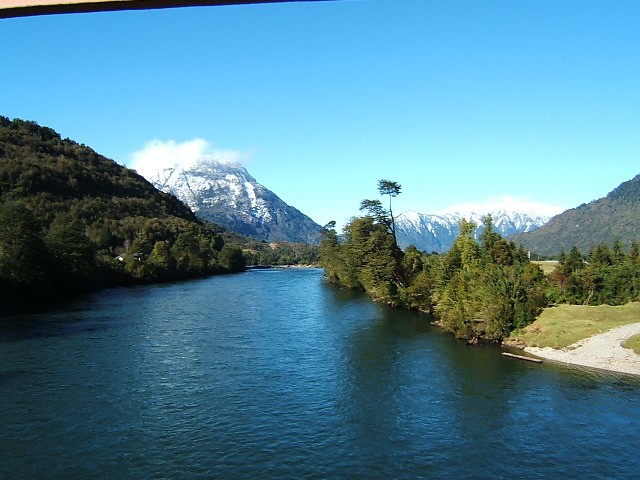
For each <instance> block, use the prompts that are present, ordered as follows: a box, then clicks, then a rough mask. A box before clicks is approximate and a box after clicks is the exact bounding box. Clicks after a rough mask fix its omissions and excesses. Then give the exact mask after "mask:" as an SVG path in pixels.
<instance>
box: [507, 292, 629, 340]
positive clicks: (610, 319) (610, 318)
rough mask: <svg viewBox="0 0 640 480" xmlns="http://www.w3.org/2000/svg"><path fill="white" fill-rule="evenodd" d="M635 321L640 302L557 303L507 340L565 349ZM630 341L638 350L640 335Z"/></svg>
mask: <svg viewBox="0 0 640 480" xmlns="http://www.w3.org/2000/svg"><path fill="white" fill-rule="evenodd" d="M638 322H640V302H633V303H628V304H626V305H621V306H617V307H612V306H610V305H600V306H597V307H589V306H583V305H559V306H557V307H551V308H547V309H545V310H544V311H543V312H542V314H541V315H540V316H539V317H538V319H537V320H536V321H535V322H533V323H532V324H531V325H529V326H527V327H526V328H524V329H521V330H516V331H514V332H513V333H512V335H511V337H510V338H509V339H508V340H507V342H518V343H521V342H524V343H525V344H526V345H527V346H530V347H552V348H564V347H568V346H569V345H571V344H573V343H576V342H577V341H579V340H582V339H585V338H588V337H592V336H593V335H597V334H598V333H603V332H606V331H607V330H611V329H612V328H615V327H619V326H621V325H626V324H629V323H638ZM630 340H631V339H630ZM630 343H631V344H635V345H636V346H637V347H638V349H639V350H640V338H638V339H635V343H634V342H630Z"/></svg>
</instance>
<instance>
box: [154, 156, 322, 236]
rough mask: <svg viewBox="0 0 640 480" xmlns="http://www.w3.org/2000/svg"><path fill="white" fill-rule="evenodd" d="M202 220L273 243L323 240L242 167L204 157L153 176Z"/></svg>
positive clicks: (308, 222)
mask: <svg viewBox="0 0 640 480" xmlns="http://www.w3.org/2000/svg"><path fill="white" fill-rule="evenodd" d="M148 180H149V181H151V183H153V184H154V185H155V187H156V188H158V189H159V190H162V191H164V192H168V193H172V194H173V195H175V196H176V197H178V198H179V199H180V200H182V201H183V202H184V203H186V204H187V205H188V206H189V207H190V208H191V210H193V212H194V213H195V214H196V215H197V216H198V217H200V218H202V219H204V220H209V221H211V222H214V223H217V224H219V225H222V226H224V227H226V228H228V229H230V230H232V231H234V232H237V233H240V234H243V235H247V236H250V237H254V238H257V239H260V240H266V241H271V242H277V241H286V242H304V243H311V244H316V243H318V242H319V241H320V231H321V230H322V227H321V226H320V225H318V224H317V223H315V222H314V221H313V220H311V219H310V218H309V217H307V216H306V215H304V214H303V213H301V212H300V211H299V210H297V209H296V208H293V207H291V206H289V205H287V204H286V203H285V202H284V201H282V200H281V199H280V198H279V197H278V196H277V195H276V194H275V193H273V192H272V191H270V190H269V189H267V188H265V187H264V186H262V185H261V184H259V183H258V182H257V181H256V180H255V178H253V177H252V176H251V175H250V174H249V172H248V171H247V170H246V168H244V167H243V166H242V165H240V164H238V163H228V162H219V161H216V160H212V159H210V158H202V159H201V160H199V161H197V162H195V164H193V165H192V166H189V167H187V168H183V167H180V166H174V167H170V168H164V169H163V170H161V171H159V172H156V173H154V174H153V175H152V176H151V178H148Z"/></svg>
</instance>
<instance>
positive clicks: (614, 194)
mask: <svg viewBox="0 0 640 480" xmlns="http://www.w3.org/2000/svg"><path fill="white" fill-rule="evenodd" d="M639 220H640V174H639V175H636V176H635V177H634V178H632V179H631V180H627V181H625V182H622V183H621V184H620V185H618V186H617V187H616V188H614V189H613V190H612V191H611V192H609V193H608V194H607V195H606V196H605V197H602V198H599V199H596V200H593V201H591V202H589V203H583V204H582V205H580V206H578V207H576V208H571V209H569V210H566V211H565V212H563V213H561V214H559V215H556V216H554V217H553V218H551V219H550V220H549V222H548V223H547V224H546V225H545V226H544V227H542V228H540V229H538V230H537V231H535V232H528V233H523V234H518V235H514V236H513V237H512V239H513V240H514V241H516V242H518V243H521V244H523V245H524V246H525V248H527V249H528V250H530V251H532V252H535V253H538V254H540V255H558V254H559V253H560V252H561V251H565V252H568V251H569V250H571V248H572V247H573V246H576V247H578V249H579V250H580V251H581V252H583V253H588V252H589V250H590V249H591V248H594V247H595V246H597V245H599V244H601V243H605V244H608V245H612V244H613V243H614V242H615V241H616V240H620V241H622V242H623V244H626V245H629V244H630V243H631V242H633V241H636V242H637V241H640V221H639Z"/></svg>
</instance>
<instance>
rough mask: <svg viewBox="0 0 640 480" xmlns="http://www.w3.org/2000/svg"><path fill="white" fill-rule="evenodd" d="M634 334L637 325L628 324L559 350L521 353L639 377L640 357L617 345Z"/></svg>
mask: <svg viewBox="0 0 640 480" xmlns="http://www.w3.org/2000/svg"><path fill="white" fill-rule="evenodd" d="M638 333H640V323H632V324H629V325H623V326H622V327H617V328H614V329H613V330H609V331H608V332H605V333H601V334H599V335H595V336H593V337H590V338H587V339H585V340H580V341H579V342H577V343H574V344H573V345H570V346H569V347H567V348H564V349H562V350H556V349H555V348H551V347H545V348H538V347H526V348H525V351H526V352H529V353H531V354H533V355H536V356H538V357H540V358H544V359H547V360H554V361H556V362H564V363H570V364H572V365H581V366H584V367H593V368H600V369H604V370H610V371H613V372H622V373H630V374H633V375H640V355H637V354H636V353H634V352H633V350H630V349H628V348H624V347H622V345H621V344H622V342H624V341H625V340H626V339H627V338H629V337H631V336H633V335H635V334H638Z"/></svg>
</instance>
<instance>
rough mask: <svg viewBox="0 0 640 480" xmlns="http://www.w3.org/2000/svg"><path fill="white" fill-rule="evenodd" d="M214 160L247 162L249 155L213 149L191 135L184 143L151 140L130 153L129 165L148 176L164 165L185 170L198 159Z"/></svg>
mask: <svg viewBox="0 0 640 480" xmlns="http://www.w3.org/2000/svg"><path fill="white" fill-rule="evenodd" d="M202 160H204V161H207V160H212V161H217V162H226V163H246V162H247V161H248V160H249V154H248V153H245V152H240V151H236V150H221V149H214V148H213V146H212V145H211V144H210V143H209V142H207V141H206V140H204V139H202V138H194V139H193V140H187V141H186V142H180V143H178V142H176V141H174V140H168V141H162V140H152V141H150V142H147V143H146V144H145V146H144V147H143V148H142V150H138V151H136V152H133V153H132V154H131V158H130V161H129V166H130V167H131V168H133V169H135V170H136V171H137V172H138V173H139V174H140V175H142V176H144V177H147V178H151V177H152V176H153V175H154V174H155V173H157V172H160V171H162V170H163V169H165V168H172V167H181V168H184V169H188V168H190V167H193V166H194V165H195V164H196V163H198V162H199V161H202Z"/></svg>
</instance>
